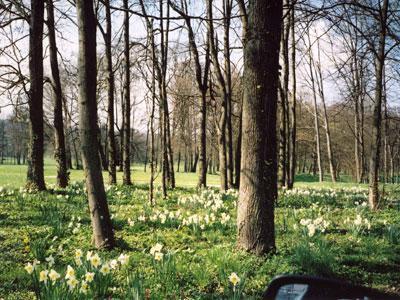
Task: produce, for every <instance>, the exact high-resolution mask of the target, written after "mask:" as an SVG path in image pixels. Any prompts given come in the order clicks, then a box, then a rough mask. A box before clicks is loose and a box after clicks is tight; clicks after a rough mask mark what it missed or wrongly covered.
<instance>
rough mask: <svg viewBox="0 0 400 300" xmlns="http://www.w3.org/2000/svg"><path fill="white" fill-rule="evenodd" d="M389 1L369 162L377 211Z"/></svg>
mask: <svg viewBox="0 0 400 300" xmlns="http://www.w3.org/2000/svg"><path fill="white" fill-rule="evenodd" d="M388 4H389V0H384V2H383V6H382V10H381V13H380V16H381V18H380V24H379V25H380V34H379V44H378V51H377V54H376V57H375V80H376V86H375V97H374V98H375V99H374V100H375V105H374V115H373V126H372V142H371V155H370V160H369V195H368V200H369V206H370V208H371V209H377V208H378V204H379V189H378V182H379V161H380V152H381V139H382V133H381V127H382V94H383V92H382V90H383V70H384V67H385V55H386V53H385V44H386V25H387V16H388Z"/></svg>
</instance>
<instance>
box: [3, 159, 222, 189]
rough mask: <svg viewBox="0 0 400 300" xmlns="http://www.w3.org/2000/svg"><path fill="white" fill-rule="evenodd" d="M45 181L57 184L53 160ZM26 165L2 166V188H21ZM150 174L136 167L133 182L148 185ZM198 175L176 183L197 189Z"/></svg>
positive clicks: (75, 176) (77, 177)
mask: <svg viewBox="0 0 400 300" xmlns="http://www.w3.org/2000/svg"><path fill="white" fill-rule="evenodd" d="M44 169H45V180H46V183H47V184H55V183H56V174H57V169H56V165H55V162H54V161H53V160H49V159H48V160H46V162H45V168H44ZM26 170H27V167H26V165H19V166H18V165H1V164H0V186H10V187H18V188H19V187H21V186H23V184H24V182H25V180H26ZM149 176H150V173H149V171H148V172H144V167H143V165H135V166H133V170H132V180H133V182H134V183H135V184H147V183H148V182H149V178H150V177H149ZM103 177H104V180H105V181H107V178H108V174H107V172H103ZM160 177H161V174H159V175H158V176H157V179H156V183H159V182H160ZM70 178H71V181H82V180H83V179H84V174H83V171H82V170H71V173H70ZM197 178H198V177H197V174H196V173H178V172H177V173H176V183H177V185H178V186H181V187H195V186H196V185H197ZM117 180H118V182H119V183H122V172H118V173H117ZM207 181H208V184H209V185H210V186H217V185H218V184H219V177H218V176H217V175H208V176H207Z"/></svg>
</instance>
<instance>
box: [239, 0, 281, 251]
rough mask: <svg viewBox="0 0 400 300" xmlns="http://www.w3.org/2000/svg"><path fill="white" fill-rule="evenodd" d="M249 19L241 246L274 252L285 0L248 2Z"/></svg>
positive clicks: (241, 186)
mask: <svg viewBox="0 0 400 300" xmlns="http://www.w3.org/2000/svg"><path fill="white" fill-rule="evenodd" d="M248 16H249V19H248V22H249V23H248V40H247V42H246V43H245V50H244V51H245V52H244V53H245V65H244V99H243V127H242V129H243V137H242V163H241V176H240V194H239V202H238V217H237V228H238V246H239V247H240V248H243V249H245V250H247V251H251V252H254V253H256V254H265V253H267V252H270V251H272V250H274V249H275V228H274V227H275V225H274V204H275V202H276V200H277V136H276V113H277V100H278V99H277V98H278V95H277V89H278V82H279V46H280V45H279V44H280V37H281V23H282V1H281V0H250V1H249V14H248ZM267 69H268V72H265V70H267Z"/></svg>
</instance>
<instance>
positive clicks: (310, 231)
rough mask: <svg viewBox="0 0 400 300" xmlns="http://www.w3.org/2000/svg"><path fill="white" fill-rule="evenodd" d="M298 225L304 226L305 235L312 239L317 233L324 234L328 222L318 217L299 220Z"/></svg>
mask: <svg viewBox="0 0 400 300" xmlns="http://www.w3.org/2000/svg"><path fill="white" fill-rule="evenodd" d="M300 225H302V226H304V227H305V228H306V229H307V235H308V236H309V237H313V236H314V235H315V234H316V233H317V232H321V233H324V232H325V231H326V229H327V228H328V226H329V225H330V222H329V221H327V220H324V218H323V217H322V216H319V217H318V218H316V219H314V220H313V219H301V220H300Z"/></svg>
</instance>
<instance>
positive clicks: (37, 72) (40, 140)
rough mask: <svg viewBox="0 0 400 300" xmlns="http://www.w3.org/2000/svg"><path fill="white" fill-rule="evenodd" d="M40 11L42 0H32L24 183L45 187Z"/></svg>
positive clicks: (39, 187) (35, 187) (28, 185)
mask: <svg viewBox="0 0 400 300" xmlns="http://www.w3.org/2000/svg"><path fill="white" fill-rule="evenodd" d="M43 15H44V0H36V1H33V0H32V1H31V18H30V27H29V74H30V83H31V86H30V91H29V101H28V106H29V135H30V141H29V150H28V151H29V154H28V173H27V187H28V188H29V189H33V190H39V191H41V190H45V189H46V184H45V181H44V160H43V155H44V137H43V134H44V132H43V123H44V122H43Z"/></svg>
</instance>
